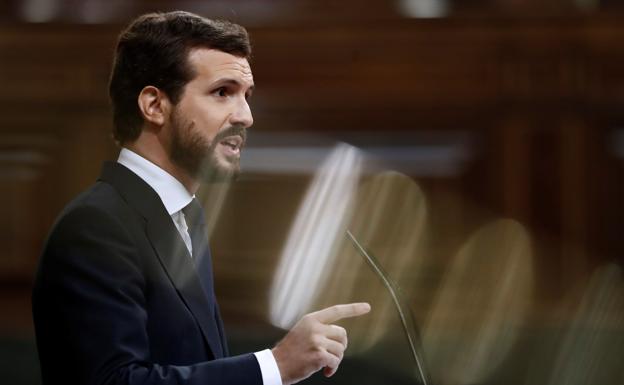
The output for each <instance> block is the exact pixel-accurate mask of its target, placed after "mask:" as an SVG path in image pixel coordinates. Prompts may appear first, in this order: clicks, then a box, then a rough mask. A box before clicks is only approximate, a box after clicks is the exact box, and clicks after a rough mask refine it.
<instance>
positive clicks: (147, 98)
mask: <svg viewBox="0 0 624 385" xmlns="http://www.w3.org/2000/svg"><path fill="white" fill-rule="evenodd" d="M137 102H138V103H139V109H140V110H141V115H143V119H145V121H147V122H150V123H153V124H154V125H157V126H162V125H163V124H165V121H166V120H167V116H168V114H169V111H170V108H169V107H170V102H169V98H168V97H167V95H166V94H165V93H164V92H162V91H161V90H159V89H158V88H156V87H154V86H146V87H144V88H143V89H142V90H141V92H140V93H139V97H138V99H137Z"/></svg>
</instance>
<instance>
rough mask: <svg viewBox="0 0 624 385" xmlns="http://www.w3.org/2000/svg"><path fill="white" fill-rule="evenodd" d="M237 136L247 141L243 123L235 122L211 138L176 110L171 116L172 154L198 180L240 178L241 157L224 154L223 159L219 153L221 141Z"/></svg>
mask: <svg viewBox="0 0 624 385" xmlns="http://www.w3.org/2000/svg"><path fill="white" fill-rule="evenodd" d="M233 135H240V136H241V137H242V138H243V143H244V141H245V139H246V137H247V130H246V128H245V127H243V126H239V125H233V126H230V127H228V128H226V129H224V130H222V131H220V132H219V133H217V135H215V137H214V138H213V139H212V141H211V140H208V139H207V138H205V137H204V136H203V135H202V134H201V132H200V131H199V130H198V129H197V127H196V126H195V123H194V122H192V121H189V120H187V119H185V118H183V117H182V116H181V115H180V114H179V113H178V112H177V110H174V111H173V113H172V115H171V143H170V148H169V157H170V158H171V161H172V162H173V163H174V164H175V165H177V166H178V167H180V168H181V169H183V170H184V171H186V172H187V173H188V174H189V175H190V176H191V177H192V178H194V179H195V180H197V181H202V182H208V183H210V182H228V181H233V180H236V178H237V177H238V175H239V174H240V157H239V156H236V157H226V156H225V155H223V154H221V159H219V154H217V146H219V143H220V142H221V141H222V140H223V139H225V138H227V137H228V136H233ZM241 147H242V146H241Z"/></svg>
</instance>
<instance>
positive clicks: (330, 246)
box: [270, 144, 362, 329]
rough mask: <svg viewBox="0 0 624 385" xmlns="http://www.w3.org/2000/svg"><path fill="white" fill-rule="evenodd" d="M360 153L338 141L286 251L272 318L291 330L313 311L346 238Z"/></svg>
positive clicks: (275, 285)
mask: <svg viewBox="0 0 624 385" xmlns="http://www.w3.org/2000/svg"><path fill="white" fill-rule="evenodd" d="M361 169H362V156H361V154H360V152H359V150H357V149H356V148H355V147H352V146H349V145H347V144H339V145H338V146H336V148H335V149H334V150H333V151H332V152H331V154H330V155H329V157H328V158H327V159H326V160H325V161H324V162H323V164H322V165H321V166H320V168H319V170H318V172H317V174H316V175H315V177H314V179H313V181H312V184H311V186H310V188H309V189H308V191H307V193H306V196H305V198H304V200H303V203H302V205H301V207H300V209H299V211H298V213H297V216H296V218H295V221H294V224H293V226H292V228H291V231H290V234H289V236H288V239H287V241H286V245H285V247H284V249H283V251H282V255H281V259H280V263H279V266H278V268H277V271H276V274H275V277H274V280H273V285H272V287H271V292H270V317H271V322H272V323H273V324H274V325H275V326H278V327H281V328H285V329H288V328H290V327H292V325H293V324H294V323H295V322H296V321H297V320H298V319H299V318H300V317H301V316H303V315H304V314H305V313H306V312H308V311H310V310H311V306H312V304H313V303H314V300H315V297H316V295H317V294H318V293H319V291H320V288H322V287H323V285H324V283H325V281H326V279H327V276H328V274H329V272H330V271H331V268H332V265H333V263H334V259H335V255H336V245H337V243H338V242H341V241H343V237H344V232H345V222H346V219H347V218H349V215H350V214H349V213H350V206H351V202H352V195H353V193H354V191H355V187H356V185H357V183H358V181H359V177H360V173H361Z"/></svg>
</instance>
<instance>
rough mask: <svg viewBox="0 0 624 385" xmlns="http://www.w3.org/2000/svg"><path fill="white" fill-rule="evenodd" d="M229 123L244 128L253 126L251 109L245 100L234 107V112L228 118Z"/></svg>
mask: <svg viewBox="0 0 624 385" xmlns="http://www.w3.org/2000/svg"><path fill="white" fill-rule="evenodd" d="M230 123H231V124H236V125H241V126H243V127H245V128H249V127H251V125H252V124H253V116H252V114H251V108H250V107H249V103H247V100H246V99H242V100H241V101H240V102H239V103H238V104H237V106H236V108H235V110H234V112H233V113H232V115H231V116H230Z"/></svg>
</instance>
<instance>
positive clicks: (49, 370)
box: [33, 163, 262, 385]
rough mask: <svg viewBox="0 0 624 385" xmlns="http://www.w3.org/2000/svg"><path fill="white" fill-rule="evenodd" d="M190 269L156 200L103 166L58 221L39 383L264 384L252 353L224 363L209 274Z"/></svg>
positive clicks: (46, 256) (39, 286)
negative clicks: (93, 183)
mask: <svg viewBox="0 0 624 385" xmlns="http://www.w3.org/2000/svg"><path fill="white" fill-rule="evenodd" d="M194 265H195V261H194V260H193V259H192V258H190V256H189V255H188V251H187V249H186V247H185V246H184V243H183V241H182V239H181V237H180V235H179V233H178V230H177V228H176V227H175V225H174V223H173V221H172V220H171V217H170V216H169V214H168V213H167V211H166V209H165V207H164V205H163V204H162V202H161V200H160V198H159V197H158V195H157V194H156V192H155V191H154V190H153V189H152V188H151V187H150V186H149V185H148V184H146V183H145V182H144V181H143V180H142V179H140V178H139V177H138V176H137V175H135V174H134V173H133V172H131V171H130V170H128V169H127V168H126V167H124V166H122V165H120V164H117V163H106V164H105V165H104V168H103V171H102V175H101V177H100V179H99V180H98V182H97V183H96V184H95V185H94V186H93V187H91V188H90V189H89V190H88V191H86V192H84V193H83V194H81V195H80V196H78V197H77V198H76V199H75V200H74V201H72V202H71V203H70V204H69V205H68V206H67V207H66V208H65V209H64V211H63V212H62V213H61V214H60V216H59V218H58V219H57V221H56V223H55V225H54V227H53V228H52V230H51V233H50V235H49V238H48V240H47V243H46V245H45V248H44V250H43V254H42V257H41V260H40V264H39V270H38V272H37V277H36V282H35V288H34V291H33V316H34V322H35V331H36V337H37V347H38V350H39V358H40V362H41V370H42V378H43V383H44V384H50V385H51V384H180V383H183V384H197V385H210V384H245V385H253V384H262V378H261V373H260V368H259V365H258V362H257V360H256V358H255V357H254V356H253V354H245V355H241V356H235V357H227V358H224V357H226V356H227V345H226V342H225V337H224V334H223V325H222V323H221V317H220V315H219V309H218V306H217V302H216V299H215V297H214V292H213V290H212V276H211V272H209V270H203V271H202V270H201V269H199V270H200V272H203V273H206V272H209V273H208V274H204V275H203V276H201V277H200V276H199V275H198V273H197V271H198V270H197V269H196V268H195V266H194ZM206 275H209V276H208V277H206Z"/></svg>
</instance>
